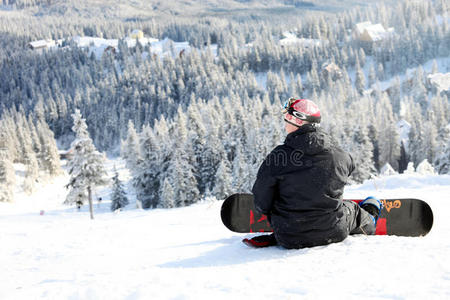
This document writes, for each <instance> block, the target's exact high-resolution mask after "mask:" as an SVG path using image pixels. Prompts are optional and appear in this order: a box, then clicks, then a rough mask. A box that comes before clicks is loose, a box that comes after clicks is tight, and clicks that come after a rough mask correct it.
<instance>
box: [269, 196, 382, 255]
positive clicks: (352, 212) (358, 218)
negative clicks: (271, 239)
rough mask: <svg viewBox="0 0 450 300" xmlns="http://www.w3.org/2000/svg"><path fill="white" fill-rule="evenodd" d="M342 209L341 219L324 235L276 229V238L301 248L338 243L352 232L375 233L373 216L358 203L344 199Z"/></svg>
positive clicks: (293, 246) (284, 244)
mask: <svg viewBox="0 0 450 300" xmlns="http://www.w3.org/2000/svg"><path fill="white" fill-rule="evenodd" d="M342 210H343V216H342V217H341V218H340V219H339V221H338V222H337V224H336V226H335V227H334V228H333V229H332V230H330V231H327V232H326V233H324V234H323V235H322V234H321V232H315V233H312V232H310V233H309V234H308V235H307V236H304V237H303V238H301V237H300V238H299V237H298V236H289V235H288V234H285V233H277V231H276V230H275V231H274V234H275V238H276V240H277V242H278V244H280V245H281V246H283V247H285V248H288V249H299V248H306V247H315V246H323V245H328V244H331V243H338V242H341V241H343V240H345V239H346V238H347V237H348V236H349V235H352V234H365V235H374V234H375V229H376V227H375V224H374V221H373V218H372V216H371V215H370V214H369V213H368V212H367V211H365V210H364V209H363V208H361V207H360V206H359V205H358V204H357V203H355V202H353V201H347V200H344V201H343V205H342Z"/></svg>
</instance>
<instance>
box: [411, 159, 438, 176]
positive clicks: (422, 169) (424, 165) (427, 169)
mask: <svg viewBox="0 0 450 300" xmlns="http://www.w3.org/2000/svg"><path fill="white" fill-rule="evenodd" d="M416 172H417V173H418V174H421V175H435V174H436V172H435V170H434V168H433V166H432V165H431V164H430V163H429V162H428V160H426V159H424V160H423V161H422V162H421V163H420V164H419V165H418V166H417V168H416Z"/></svg>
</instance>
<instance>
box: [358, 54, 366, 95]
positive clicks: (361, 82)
mask: <svg viewBox="0 0 450 300" xmlns="http://www.w3.org/2000/svg"><path fill="white" fill-rule="evenodd" d="M355 68H356V75H355V88H356V90H357V91H358V93H359V94H360V95H362V94H363V92H364V90H365V89H366V78H365V76H364V72H363V70H362V69H361V66H360V64H359V59H356V66H355Z"/></svg>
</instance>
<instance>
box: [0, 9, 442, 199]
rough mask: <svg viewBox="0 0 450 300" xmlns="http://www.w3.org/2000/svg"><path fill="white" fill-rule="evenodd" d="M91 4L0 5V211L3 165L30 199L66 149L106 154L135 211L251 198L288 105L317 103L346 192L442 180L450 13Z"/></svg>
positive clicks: (5, 193) (6, 194)
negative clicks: (120, 162)
mask: <svg viewBox="0 0 450 300" xmlns="http://www.w3.org/2000/svg"><path fill="white" fill-rule="evenodd" d="M79 2H81V3H79ZM103 2H104V3H103ZM103 2H102V1H91V0H87V1H74V0H69V1H59V0H2V1H0V187H1V189H0V201H10V199H11V197H12V190H11V186H13V185H14V182H15V179H14V171H13V164H16V163H20V164H24V165H25V166H26V170H25V172H26V175H25V176H26V179H27V180H26V182H27V184H26V189H27V190H29V191H30V192H32V191H33V188H34V185H35V184H36V182H38V181H39V178H40V175H39V174H42V173H45V174H47V176H48V177H52V176H56V175H58V174H60V172H61V168H60V165H61V161H60V160H61V158H62V157H61V152H62V151H64V152H67V153H68V154H70V153H77V152H79V151H81V150H80V149H84V148H80V147H82V146H78V147H75V146H74V145H89V149H91V150H92V153H93V155H94V154H95V156H96V157H100V156H101V155H100V152H102V153H104V154H105V155H108V156H109V157H117V156H119V155H120V156H121V157H122V158H123V159H124V160H125V161H126V164H127V167H128V168H129V170H130V172H131V175H132V178H133V179H132V183H133V187H134V189H135V192H136V197H137V199H138V200H139V201H140V203H141V204H142V207H144V208H156V207H178V206H186V205H190V204H192V203H195V202H197V201H199V200H201V199H203V198H204V197H207V196H213V197H216V198H217V199H223V198H224V197H225V196H226V195H229V194H231V193H235V192H250V190H251V188H252V185H253V183H254V180H255V176H256V173H257V171H258V168H259V165H260V164H261V162H262V161H263V159H264V158H265V157H266V156H267V155H268V153H269V152H270V151H271V150H272V149H273V148H274V147H275V146H276V145H278V144H280V143H282V142H283V140H284V138H285V132H284V123H283V115H282V108H283V104H284V102H285V101H286V100H287V99H288V98H290V97H296V98H308V99H311V100H313V101H314V102H315V103H317V105H318V106H319V107H320V111H321V115H322V122H321V126H322V127H323V128H324V129H325V130H326V131H328V132H330V133H331V135H332V136H333V137H334V138H335V139H336V140H337V141H338V142H339V143H340V145H341V146H342V147H343V148H344V149H345V150H347V151H349V152H350V153H351V155H352V157H353V160H354V162H355V165H356V169H355V172H353V174H352V178H351V180H352V182H353V183H361V182H363V181H364V180H365V179H369V178H371V177H373V176H377V175H378V174H380V173H382V172H384V171H385V170H387V169H390V170H394V171H396V172H399V173H402V172H404V171H405V170H406V169H407V168H408V165H410V166H411V165H412V166H414V167H416V166H418V165H419V164H420V163H422V162H424V161H425V160H426V161H427V162H428V163H429V164H431V165H432V167H433V168H434V170H435V172H436V173H439V174H449V173H450V123H449V121H450V109H449V107H450V105H449V104H450V103H449V96H450V76H449V75H450V4H449V3H448V1H445V0H424V1H407V0H401V1H388V0H386V1H381V0H380V1H373V2H363V3H364V4H362V3H360V2H361V1H359V2H358V1H351V0H348V1H337V0H335V1H333V0H330V1H318V0H311V1H300V0H263V1H256V0H234V1H233V0H226V1H214V0H209V1H181V0H180V1H178V0H177V1H167V3H163V1H143V0H138V1H130V3H129V4H127V5H125V4H123V5H122V4H120V1H116V0H114V1H103ZM122 2H123V1H122ZM99 3H100V4H99ZM102 3H103V4H102ZM121 5H122V6H121ZM368 22H370V23H371V24H372V25H373V26H372V27H370V26H369V25H368V24H369V23H368ZM361 24H365V25H364V26H366V27H364V26H363V25H361ZM367 26H369V27H370V28H378V29H379V31H376V32H373V31H371V30H369V29H365V30H359V29H360V28H363V29H364V28H369V27H367ZM142 36H143V37H142ZM75 37H78V40H77V38H75ZM83 37H84V38H85V37H92V38H98V39H103V40H117V45H115V46H114V47H112V46H110V47H107V48H106V49H105V50H104V51H103V49H102V51H101V52H98V49H97V50H96V48H95V46H96V44H95V43H96V42H95V41H94V39H92V40H91V42H90V43H88V44H87V45H85V46H80V44H79V43H78V44H77V41H79V40H81V39H82V38H83ZM130 37H131V38H130ZM127 38H128V39H127ZM150 38H151V39H152V41H153V42H144V41H149V40H150ZM35 41H53V42H54V43H55V45H54V46H52V47H44V48H41V46H38V45H40V44H39V43H37V42H36V43H33V42H35ZM156 41H161V43H162V41H164V47H163V48H164V49H165V50H164V51H163V52H160V51H157V49H159V48H157V45H159V44H158V42H156ZM53 42H46V43H53ZM181 44H183V45H185V48H183V50H179V48H178V45H181ZM158 47H159V46H158ZM38 48H39V49H38ZM99 53H100V54H99ZM74 119H76V120H77V121H78V126H74ZM75 125H76V124H75ZM75 127H76V128H78V129H77V130H78V131H79V132H83V134H81V135H82V138H83V139H84V140H83V141H84V142H78V143H77V142H73V141H74V139H75V140H76V141H77V140H78V141H79V139H80V136H79V135H77V134H76V132H74V129H73V128H75ZM85 130H86V131H87V133H85V132H86V131H85ZM89 139H91V140H92V143H91V142H90V141H89ZM74 147H75V148H76V149H74ZM97 150H98V152H97ZM83 151H84V150H83ZM69 165H70V166H71V167H72V168H75V169H76V168H77V166H76V165H73V162H72V164H69ZM100 169H101V167H99V169H98V170H100ZM100 173H101V172H100ZM114 180H115V182H116V186H117V189H116V191H115V195H116V196H115V198H117V201H116V202H115V204H114V207H115V208H118V207H121V206H123V205H125V204H124V203H127V201H126V199H125V198H124V197H122V196H121V195H122V188H121V183H120V182H119V181H118V178H117V176H116V177H115V179H114ZM94 181H95V180H94ZM100 181H101V180H99V182H100ZM89 182H92V180H89ZM85 188H86V187H85V185H83V184H81V183H80V181H78V186H77V189H78V191H81V192H83V193H84V189H85ZM72 191H75V189H74V190H72ZM77 195H78V194H72V196H73V197H74V199H76V198H77V197H78V196H77ZM62 201H63V199H62ZM72 202H76V200H73V201H72Z"/></svg>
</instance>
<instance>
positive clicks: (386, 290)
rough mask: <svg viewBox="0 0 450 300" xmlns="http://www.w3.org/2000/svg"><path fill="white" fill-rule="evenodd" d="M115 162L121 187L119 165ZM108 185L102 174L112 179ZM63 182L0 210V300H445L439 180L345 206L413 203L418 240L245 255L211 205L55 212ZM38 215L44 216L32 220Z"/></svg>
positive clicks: (387, 185)
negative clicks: (425, 211)
mask: <svg viewBox="0 0 450 300" xmlns="http://www.w3.org/2000/svg"><path fill="white" fill-rule="evenodd" d="M113 163H115V164H116V165H117V167H118V169H119V172H120V178H121V180H123V181H124V182H126V181H127V180H128V179H129V175H128V174H127V172H126V170H125V168H124V165H123V161H121V160H115V161H109V168H110V169H112V166H113ZM111 174H112V173H111ZM67 179H68V177H67V175H63V176H61V177H58V178H56V179H54V181H53V183H49V184H47V185H46V186H44V187H41V188H40V189H39V190H38V191H37V192H36V193H35V194H34V195H33V196H26V195H23V194H20V193H19V195H18V196H17V197H16V199H17V200H16V203H14V204H5V203H0V245H1V246H0V265H1V267H2V270H1V272H0V299H244V298H259V297H263V298H264V299H318V298H329V297H333V298H335V299H336V298H337V299H342V298H346V299H362V298H363V299H425V298H426V299H446V298H447V299H448V298H450V258H449V257H448V253H449V251H450V218H449V217H450V202H449V201H450V199H449V196H448V195H450V176H448V175H446V176H433V175H429V176H423V175H422V176H421V175H395V176H390V177H384V178H381V179H376V180H372V181H368V182H366V183H364V184H362V185H355V186H349V187H347V188H346V191H345V197H346V198H363V197H365V196H367V195H376V196H380V197H383V198H395V197H399V198H408V197H411V198H420V199H424V200H426V201H427V202H428V203H429V204H430V205H431V207H432V208H433V212H434V226H433V229H432V231H431V232H430V233H429V234H428V235H427V236H426V237H421V238H407V237H392V236H371V237H367V236H351V237H349V238H347V239H346V240H345V241H344V242H342V243H338V244H332V245H328V246H322V247H315V248H308V249H300V250H286V249H283V248H281V247H271V248H264V249H251V248H248V247H247V246H245V245H244V244H243V243H242V242H241V240H242V239H243V238H244V237H252V236H253V235H252V234H238V233H233V232H230V231H228V230H227V229H226V228H225V227H224V226H223V225H222V223H221V221H220V215H219V213H220V206H221V204H222V201H214V202H203V203H199V204H195V205H193V206H190V207H184V208H176V209H154V210H148V211H145V210H139V209H136V208H135V202H134V200H133V195H132V194H131V189H128V190H129V194H128V195H129V197H130V202H131V204H130V205H128V206H127V208H126V209H125V210H124V211H122V212H120V213H118V214H116V213H112V212H110V210H109V204H110V203H109V201H108V200H109V195H108V190H107V189H106V188H103V189H99V190H98V191H97V196H101V197H103V199H104V200H103V201H102V203H101V204H100V205H99V204H97V203H96V202H95V206H94V208H95V220H94V221H91V220H90V219H89V212H88V207H87V206H84V207H83V208H82V210H81V211H80V212H78V211H77V210H76V209H75V208H73V207H67V206H63V205H61V203H62V202H63V200H64V198H65V195H66V193H67V191H66V190H65V189H64V188H63V186H64V184H65V183H66V182H67ZM41 210H45V213H44V215H40V211H41Z"/></svg>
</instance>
